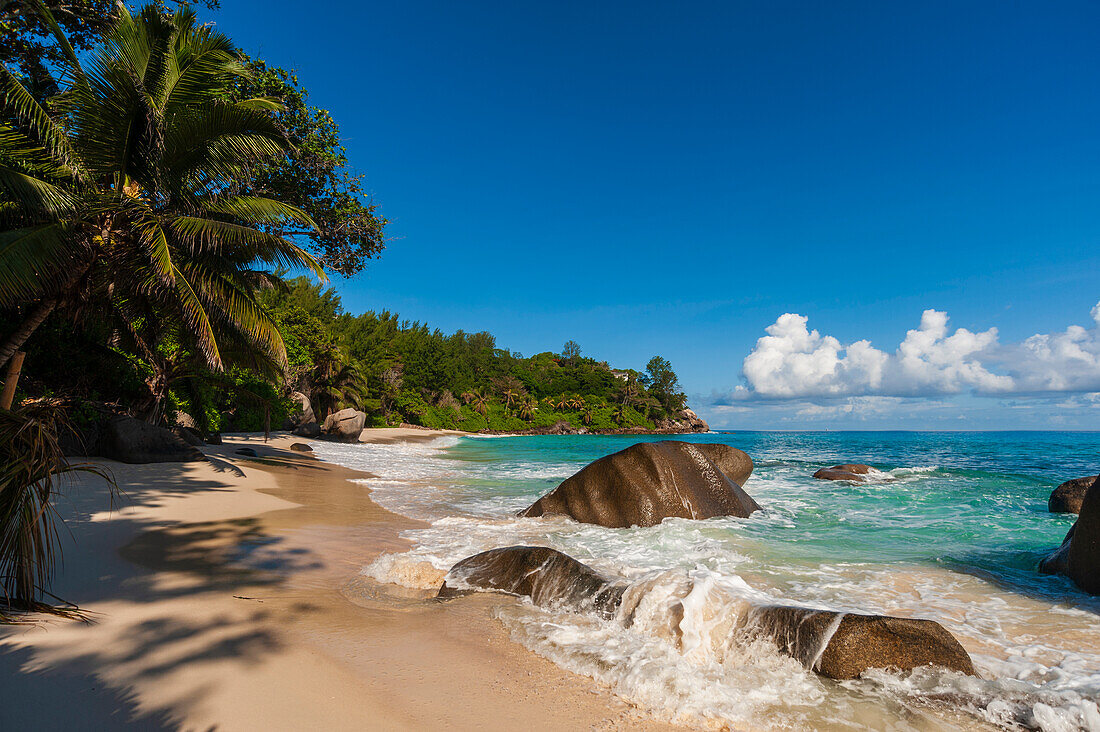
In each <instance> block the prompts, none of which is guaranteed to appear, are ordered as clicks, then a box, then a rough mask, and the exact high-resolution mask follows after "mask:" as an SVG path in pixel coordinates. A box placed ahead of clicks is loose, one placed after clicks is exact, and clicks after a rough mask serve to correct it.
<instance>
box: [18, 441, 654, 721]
mask: <svg viewBox="0 0 1100 732" xmlns="http://www.w3.org/2000/svg"><path fill="white" fill-rule="evenodd" d="M438 434H439V433H433V432H430V431H422V430H401V429H389V430H371V431H369V432H368V433H366V434H365V435H364V441H381V442H385V441H398V440H409V439H412V440H417V439H432V438H434V437H436V436H438ZM295 441H299V440H297V439H296V438H290V437H286V436H279V437H275V438H273V439H272V440H270V441H269V442H267V443H264V441H263V438H262V437H260V436H241V437H227V438H226V440H225V444H224V445H222V446H217V447H215V446H210V447H207V448H204V451H205V452H206V453H207V455H208V457H209V458H210V460H209V462H201V463H200V462H196V463H161V464H155V465H125V464H122V463H115V462H112V461H106V460H104V461H101V463H102V464H103V465H104V466H106V467H109V468H110V469H111V470H112V471H113V473H114V475H115V478H116V480H117V481H118V484H119V486H120V488H121V489H122V491H123V493H124V495H123V496H120V497H116V498H115V500H114V507H113V509H112V507H111V504H110V498H109V494H108V491H107V490H106V487H105V485H104V484H103V483H102V482H101V481H99V480H98V479H94V478H84V477H82V478H80V479H78V480H76V481H74V483H73V484H72V485H71V486H70V487H68V488H67V489H66V490H65V492H64V496H63V498H62V499H61V500H60V501H59V503H58V509H59V511H60V513H61V515H62V516H63V517H64V518H65V520H66V523H67V526H68V531H63V543H64V545H65V546H64V548H65V561H64V566H63V567H62V568H61V569H60V570H59V573H58V577H57V579H56V581H55V583H54V586H53V590H54V592H55V593H56V594H57V595H59V596H60V597H63V598H65V599H66V600H68V601H70V602H73V603H76V604H78V605H79V606H80V607H81V608H82V609H83V610H84V611H86V612H87V613H88V622H78V621H70V620H62V619H58V618H52V617H51V618H46V617H42V616H36V617H34V618H31V620H32V622H29V623H27V624H24V625H17V626H0V678H2V679H3V683H2V684H0V727H2V728H5V729H17V728H22V729H58V728H62V727H68V728H70V729H186V730H192V729H194V730H200V729H201V730H206V729H213V728H216V729H219V730H237V729H240V730H253V729H316V728H322V727H324V728H328V729H428V728H431V729H440V728H442V729H486V730H498V729H499V730H504V729H516V728H521V729H569V730H576V729H596V730H614V729H665V728H667V725H663V724H660V723H658V722H655V721H653V720H652V719H651V718H649V717H648V716H647V715H645V714H644V713H642V712H640V711H638V710H636V709H634V708H633V707H631V706H630V705H628V704H627V703H625V702H623V701H622V700H620V699H619V698H618V697H615V696H614V695H612V694H611V693H610V692H609V691H608V690H607V689H606V687H603V686H601V685H599V684H597V683H596V682H594V681H592V680H591V679H588V678H586V677H582V676H577V675H574V674H571V673H569V672H567V671H564V670H563V669H561V668H559V667H557V666H555V665H554V664H552V663H551V662H550V661H547V660H545V659H543V658H541V657H538V656H536V655H534V654H532V653H530V652H528V651H527V650H525V649H523V648H522V647H520V646H519V645H517V644H515V643H513V642H511V641H510V640H509V638H508V636H507V633H506V632H505V630H504V629H503V628H502V626H501V625H500V623H499V622H497V621H495V620H493V619H492V617H491V612H492V610H493V608H494V607H496V606H499V605H501V604H504V603H514V602H516V600H514V599H512V598H508V597H505V596H501V595H490V594H485V595H476V596H472V597H466V598H459V599H457V600H454V601H449V602H445V603H443V602H437V601H435V600H432V599H430V598H429V597H427V596H426V595H427V594H428V593H422V594H416V593H408V592H406V593H401V592H400V591H398V590H396V589H394V587H393V586H390V585H387V586H382V585H378V584H376V583H374V582H372V581H371V580H368V579H366V578H364V577H362V576H361V575H360V574H359V571H360V568H361V567H362V566H363V565H364V564H366V563H367V562H369V561H370V560H371V559H372V558H374V557H375V556H377V555H378V554H380V553H381V552H384V551H393V550H398V549H401V548H403V547H405V546H407V542H405V541H404V540H403V539H401V537H400V532H401V531H403V530H405V529H408V528H413V527H416V526H418V525H419V524H418V523H417V522H415V521H412V520H410V519H407V518H404V517H401V516H397V515H396V514H393V513H390V512H388V511H386V510H384V509H382V508H380V507H379V506H377V505H375V504H374V503H372V502H371V501H370V498H369V490H368V489H367V488H366V487H365V486H363V485H362V484H357V483H352V482H349V479H351V478H355V477H362V476H363V474H361V473H355V472H354V471H350V470H347V469H345V468H342V467H339V466H335V465H331V464H326V463H323V462H321V461H319V460H317V459H315V458H313V457H312V456H309V455H308V453H307V454H301V453H296V452H291V451H289V450H288V449H287V448H288V447H289V445H290V444H291V443H292V442H295ZM245 445H247V446H249V447H254V448H255V449H256V451H257V453H258V454H259V457H258V458H247V457H243V456H240V455H236V454H235V453H234V450H236V449H238V448H239V447H241V446H245Z"/></svg>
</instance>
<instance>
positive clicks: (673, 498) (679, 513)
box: [521, 440, 760, 528]
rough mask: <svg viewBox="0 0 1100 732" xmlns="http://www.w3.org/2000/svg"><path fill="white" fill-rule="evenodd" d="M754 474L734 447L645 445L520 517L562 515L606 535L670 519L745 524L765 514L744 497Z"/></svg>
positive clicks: (594, 468) (591, 469)
mask: <svg viewBox="0 0 1100 732" xmlns="http://www.w3.org/2000/svg"><path fill="white" fill-rule="evenodd" d="M727 471H729V472H727ZM751 473H752V458H750V457H749V456H748V455H746V454H745V453H744V452H742V451H741V450H738V449H737V448H735V447H730V446H728V445H699V444H693V443H688V442H680V441H675V440H668V441H664V442H645V443H640V444H637V445H632V446H630V447H628V448H626V449H625V450H620V451H619V452H617V453H614V454H613V455H608V456H606V457H602V458H600V459H599V460H596V461H595V462H593V463H591V464H590V465H588V466H586V467H585V468H583V469H581V471H580V472H578V473H577V474H575V475H573V476H572V477H570V478H567V479H566V480H565V481H564V482H563V483H562V484H561V485H559V486H558V487H557V488H555V489H554V490H552V491H550V492H549V493H547V494H546V495H545V496H543V497H542V498H540V499H538V500H537V501H535V502H534V503H533V504H532V505H531V506H530V507H528V508H527V509H526V510H525V511H524V512H523V513H522V514H521V515H522V516H532V517H533V516H543V515H547V514H561V515H565V516H570V517H572V518H574V519H576V520H577V521H581V522H583V523H589V524H599V525H600V526H606V527H608V528H626V527H629V526H654V525H656V524H659V523H661V521H662V520H664V519H666V518H669V517H673V516H675V517H680V518H689V519H707V518H713V517H715V516H740V517H745V516H748V515H749V514H751V513H752V512H753V511H756V510H757V509H759V508H760V506H759V505H758V504H757V503H756V501H754V500H753V499H752V497H751V496H749V494H748V493H745V491H744V490H742V489H741V484H743V483H744V482H745V480H747V479H748V477H749V475H750V474H751Z"/></svg>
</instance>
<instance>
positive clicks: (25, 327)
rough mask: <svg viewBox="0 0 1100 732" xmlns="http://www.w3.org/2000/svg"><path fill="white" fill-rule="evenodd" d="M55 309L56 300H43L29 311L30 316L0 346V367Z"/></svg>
mask: <svg viewBox="0 0 1100 732" xmlns="http://www.w3.org/2000/svg"><path fill="white" fill-rule="evenodd" d="M56 307H57V300H53V299H50V300H43V301H42V302H40V303H38V307H36V308H35V309H34V310H32V311H31V314H30V315H28V316H27V317H26V318H24V319H23V322H22V323H20V324H19V327H18V328H16V329H15V332H14V333H12V334H11V335H10V336H8V338H7V340H5V341H4V343H3V345H0V367H2V366H3V365H4V364H6V363H7V362H8V360H9V359H10V358H11V357H12V356H13V355H14V354H15V352H16V351H18V350H19V348H20V347H21V346H22V345H23V344H24V343H26V342H27V339H28V338H30V337H31V333H33V332H34V331H35V330H37V329H38V326H40V325H42V321H43V320H45V319H46V318H47V317H48V316H49V314H50V313H52V312H53V310H54V308H56Z"/></svg>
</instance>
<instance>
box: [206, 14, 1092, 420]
mask: <svg viewBox="0 0 1100 732" xmlns="http://www.w3.org/2000/svg"><path fill="white" fill-rule="evenodd" d="M206 17H207V18H208V19H210V20H213V21H214V22H215V23H216V24H217V25H218V26H219V27H220V28H221V29H222V30H224V31H226V32H227V33H228V34H229V35H231V36H232V37H233V38H234V39H235V40H236V41H237V42H238V43H239V44H240V45H241V46H242V47H243V48H244V49H245V50H247V51H249V52H251V53H254V54H257V55H259V56H261V57H263V58H265V59H267V60H268V61H269V62H270V63H273V64H277V65H282V66H285V67H290V68H294V69H295V70H296V71H297V72H298V74H299V77H300V79H301V81H302V83H303V84H304V85H305V86H306V87H307V88H308V89H309V90H310V92H311V95H312V102H313V103H314V104H316V105H318V106H322V107H325V108H327V109H329V110H331V111H332V113H333V115H334V116H335V118H336V119H337V120H338V121H339V123H340V125H341V129H342V131H343V134H344V137H345V140H346V146H347V148H348V153H349V157H350V159H351V161H352V163H353V165H354V167H355V168H356V169H357V170H359V171H361V172H363V173H365V174H366V175H367V185H368V187H369V188H370V189H371V190H372V191H373V192H374V194H375V197H376V201H377V203H378V204H379V205H380V207H381V209H382V211H383V212H384V214H385V215H386V216H387V217H388V218H390V219H391V221H392V223H391V226H390V235H391V237H392V241H391V243H390V245H389V247H388V249H387V250H386V252H385V253H384V255H383V257H382V258H381V259H380V260H378V261H377V262H376V263H374V264H373V265H372V266H371V267H370V268H369V270H368V271H367V272H366V273H365V274H363V275H361V276H359V277H357V278H355V279H353V280H349V281H337V282H336V283H335V284H336V286H337V288H338V289H339V291H340V292H341V294H342V296H343V301H344V303H345V306H346V308H347V309H348V310H350V311H352V312H359V311H363V310H368V309H381V308H388V309H390V310H394V311H397V312H399V313H401V314H402V315H403V316H406V317H409V318H412V319H419V320H423V321H427V322H428V323H430V324H431V325H433V326H436V327H439V328H442V329H444V330H447V331H450V330H455V329H459V328H462V329H464V330H467V331H474V330H489V331H490V332H492V333H493V334H495V335H496V336H497V340H498V343H499V344H500V345H501V346H504V347H508V348H511V349H513V350H518V351H521V352H523V353H525V354H531V353H536V352H540V351H546V350H559V349H560V348H561V344H562V343H563V342H564V341H565V340H567V339H570V338H571V339H574V340H576V341H578V342H579V343H580V344H581V347H582V349H583V350H584V352H585V353H586V354H588V355H591V356H594V357H597V358H600V359H606V360H608V361H610V362H611V363H612V364H614V365H616V366H622V367H634V368H641V367H642V366H644V364H645V362H646V361H647V360H648V358H649V357H650V356H652V355H654V354H661V355H664V356H665V357H667V358H669V359H670V360H671V361H672V363H673V366H674V367H675V368H676V370H677V371H678V373H679V374H680V376H681V381H682V382H683V384H684V387H685V389H686V391H687V392H688V394H689V395H690V397H691V403H692V405H693V406H695V407H696V408H697V410H698V411H699V412H700V413H701V414H703V415H704V416H705V417H707V418H708V419H710V421H711V422H712V424H713V425H715V426H724V427H734V428H784V429H796V428H815V429H816V428H825V427H829V428H843V427H850V428H876V427H897V428H936V429H942V428H956V429H977V428H1003V427H1008V428H1017V427H1038V428H1086V429H1100V398H1097V396H1096V394H1097V392H1100V335H1098V334H1097V329H1098V327H1100V321H1098V320H1097V319H1096V318H1094V317H1093V315H1092V314H1091V313H1090V311H1091V310H1092V308H1093V307H1094V306H1095V305H1096V304H1097V302H1098V301H1100V246H1098V244H1097V243H1098V242H1100V44H1097V43H1096V33H1097V30H1098V29H1100V4H1097V3H1093V2H1083V1H1082V2H1071V1H1067V2H1061V3H1056V4H1050V3H1003V2H989V3H981V2H967V3H958V2H921V3H908V4H905V3H882V2H859V3H857V2H831V3H818V2H801V3H788V2H756V3H744V2H736V3H735V2H722V3H684V4H676V5H674V4H671V3H660V4H657V3H645V2H632V3H591V2H576V3H573V2H555V3H541V4H535V3H503V2H499V3H476V2H475V3H422V2H401V3H368V2H362V3H360V2H356V3H351V2H341V3H326V4H325V5H324V6H320V5H318V6H310V5H307V4H303V3H300V2H295V3H290V2H282V1H275V2H265V3H263V4H260V3H254V2H233V1H231V0H230V1H228V2H224V3H223V8H222V9H221V10H219V11H216V12H208V13H207V14H206ZM928 310H932V311H936V312H938V313H946V317H948V318H949V320H947V321H946V323H947V325H946V330H944V331H943V333H942V337H940V338H938V339H937V337H936V335H935V333H933V331H934V330H935V326H936V325H937V324H936V323H934V322H932V321H935V320H936V318H937V317H939V316H928V317H931V318H932V320H929V321H927V322H925V325H929V324H931V326H932V330H928V329H927V328H924V327H923V326H922V319H924V318H925V317H926V316H925V311H928ZM786 314H790V315H791V316H792V317H793V316H801V317H802V318H805V319H806V321H807V324H806V328H805V332H806V334H807V335H806V336H805V337H801V336H799V333H801V331H799V330H798V327H797V325H798V322H799V321H798V320H797V318H796V319H795V320H792V319H791V318H788V319H786V320H784V321H783V322H782V323H780V320H781V319H782V317H783V316H784V315H786ZM777 326H778V327H779V328H778V331H777V332H779V331H781V335H780V336H774V335H769V334H768V332H767V331H766V330H765V329H767V328H775V327H777ZM1070 326H1080V327H1081V329H1082V331H1081V332H1080V333H1079V332H1077V331H1071V332H1069V334H1068V335H1067V328H1069V327H1070ZM792 327H793V328H794V330H791V328H792ZM958 328H964V329H966V332H967V333H970V334H986V335H984V336H982V337H980V338H978V337H975V338H973V339H968V338H965V337H963V338H958V337H956V338H954V340H949V339H951V338H952V337H953V336H955V335H957V334H956V329H958ZM994 328H995V329H996V331H995V332H994V333H993V334H992V336H990V335H989V332H990V329H994ZM910 330H913V331H915V332H916V335H915V336H913V338H910V337H909V336H907V333H908V332H909V331H910ZM814 331H817V336H818V338H817V339H816V340H815V339H814V338H813V334H814ZM922 334H923V335H922ZM929 334H931V335H929ZM1036 334H1040V335H1042V336H1045V338H1046V340H1045V341H1043V340H1040V341H1035V340H1034V339H1033V340H1032V341H1026V339H1028V338H1029V337H1032V336H1034V335H1036ZM765 336H767V337H768V338H770V339H771V340H769V341H767V342H760V343H758V339H761V338H764V337H765ZM922 338H923V339H924V340H923V341H922V340H921V339H922ZM830 339H835V344H836V346H837V347H836V348H834V347H833V343H834V342H833V341H832V340H830ZM864 340H866V341H870V344H871V346H870V347H871V348H872V349H873V351H867V350H866V349H864V356H867V353H869V354H870V355H869V356H867V358H869V359H870V361H867V360H866V359H864V360H860V358H862V357H860V356H859V354H856V356H853V355H852V351H851V349H849V348H847V347H848V346H850V345H851V344H853V343H856V342H859V341H864ZM918 341H919V342H918ZM925 341H927V342H925ZM903 343H908V344H909V346H907V348H909V351H908V352H907V353H908V355H906V356H904V357H903V355H902V354H901V353H900V352H899V351H898V349H899V346H901V345H902V344H903ZM914 344H915V345H914ZM1026 344H1030V345H1026ZM914 348H915V349H916V350H915V351H914V350H913V349H914ZM857 350H858V347H857ZM878 354H881V355H878ZM750 357H751V359H750ZM746 359H750V360H749V361H746ZM746 364H749V365H750V368H749V369H748V370H746ZM753 364H755V365H754V366H753ZM983 374H988V375H989V376H988V378H987V377H986V376H984V375H983ZM1060 374H1062V375H1065V374H1069V376H1067V377H1066V378H1061V377H1060V376H1059V375H1060ZM1002 377H1003V378H1002ZM1006 379H1007V380H1006Z"/></svg>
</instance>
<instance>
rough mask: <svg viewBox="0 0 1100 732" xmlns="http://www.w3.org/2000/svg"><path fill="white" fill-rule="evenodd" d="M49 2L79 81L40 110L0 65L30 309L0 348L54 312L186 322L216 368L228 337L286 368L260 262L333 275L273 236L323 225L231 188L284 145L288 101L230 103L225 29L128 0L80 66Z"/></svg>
mask: <svg viewBox="0 0 1100 732" xmlns="http://www.w3.org/2000/svg"><path fill="white" fill-rule="evenodd" d="M39 8H40V12H41V13H42V14H43V16H44V19H45V20H46V22H47V25H48V26H49V27H50V28H51V29H52V31H53V33H54V34H55V37H56V39H57V42H58V44H59V46H60V48H61V49H62V50H63V52H64V56H65V62H64V63H65V69H64V71H65V75H66V78H68V79H71V83H70V84H69V86H68V88H67V89H66V90H65V91H64V92H63V93H62V94H61V95H60V96H59V97H57V98H56V99H54V100H52V102H51V104H49V105H44V104H42V103H40V102H39V101H38V100H36V99H34V98H33V97H32V96H31V94H30V93H29V92H28V91H27V90H26V89H25V88H24V87H23V86H22V85H21V84H20V82H19V80H18V79H17V78H16V77H15V76H14V75H13V74H12V73H11V72H10V71H8V70H7V69H0V264H2V266H0V307H12V306H24V307H25V308H26V309H27V310H28V312H26V313H25V315H24V318H23V321H22V323H21V324H20V325H19V326H18V327H17V328H16V330H15V331H14V332H13V333H11V334H10V335H9V336H8V337H7V339H6V340H5V341H4V342H3V343H0V365H2V364H4V363H5V362H6V361H7V360H8V359H9V358H10V357H11V355H12V354H13V353H14V352H15V351H16V350H17V349H18V348H19V347H20V346H21V345H22V344H23V342H25V341H26V339H27V338H28V337H29V336H30V335H31V333H33V332H34V330H35V329H36V328H37V327H38V326H39V325H40V324H41V323H42V321H43V320H45V318H46V317H47V316H48V315H49V314H50V313H51V312H52V311H54V310H55V309H62V310H64V311H66V314H67V315H71V316H75V315H78V314H80V313H81V312H84V311H89V310H90V311H94V312H96V313H106V314H109V315H111V316H114V317H115V318H117V319H119V320H121V321H123V322H133V321H135V319H141V318H142V317H145V318H146V319H147V321H146V322H148V319H149V318H152V319H153V320H156V321H164V320H169V321H171V322H173V323H178V324H179V325H180V326H182V328H183V330H184V331H185V332H186V334H187V337H188V339H189V340H190V341H191V342H192V343H193V345H194V347H195V349H196V352H197V354H198V355H200V356H201V357H202V360H203V361H204V362H205V363H206V364H207V365H208V366H209V367H210V368H212V369H215V370H219V369H221V368H222V367H223V366H224V362H223V353H222V342H224V341H225V340H227V339H229V340H234V341H236V342H238V343H240V344H243V345H245V346H246V347H247V348H250V349H252V350H254V351H258V352H262V353H264V354H266V355H267V356H268V357H269V358H270V359H271V360H273V361H274V362H276V363H281V364H285V362H286V351H285V347H284V345H283V342H282V338H281V336H280V335H279V331H278V329H277V328H276V326H275V323H274V322H273V321H272V319H271V318H270V317H269V316H268V315H267V313H266V312H265V311H264V309H263V308H262V307H261V306H260V304H259V302H258V301H257V299H256V297H255V289H254V288H255V286H256V284H257V282H258V281H260V280H262V279H263V278H264V277H265V276H266V275H265V273H263V272H259V271H256V270H254V269H252V266H253V263H255V262H263V263H266V264H270V265H277V266H283V267H288V268H294V267H298V268H305V269H308V270H311V271H313V272H314V273H315V274H317V275H318V276H319V277H323V273H322V272H321V269H320V265H319V264H318V263H317V262H316V260H314V258H313V257H312V256H310V255H309V254H308V253H307V252H306V251H305V250H303V249H302V248H300V247H299V246H297V245H296V244H294V243H293V242H291V241H288V240H286V239H284V238H282V237H280V236H278V235H275V234H272V233H268V232H267V231H266V230H265V229H266V228H267V227H271V226H277V225H279V224H281V223H284V222H297V223H298V224H300V225H305V226H307V227H311V228H315V226H314V224H313V222H312V221H311V220H310V218H309V216H307V215H306V214H305V212H303V211H302V210H300V209H298V208H295V207H294V206H290V205H287V204H285V203H281V202H279V201H276V200H272V199H269V198H263V197H259V196H243V195H239V194H237V193H236V192H235V191H236V190H238V189H239V185H240V183H239V181H241V180H243V179H247V177H248V171H249V169H250V167H252V166H255V165H256V164H258V163H261V162H263V161H265V160H270V159H273V158H275V157H277V156H280V155H283V154H285V152H286V150H287V148H288V142H287V139H286V136H285V134H284V133H283V131H282V130H281V129H279V127H278V126H277V125H276V123H275V121H274V119H273V117H272V115H271V112H272V111H273V110H275V109H278V105H277V103H275V102H274V101H272V100H269V99H251V100H247V101H243V102H238V103H230V102H227V101H224V98H225V94H226V92H227V90H228V88H229V86H230V84H231V82H232V81H233V80H235V79H237V78H241V77H244V76H245V75H246V71H245V69H244V67H243V66H242V65H241V63H240V61H239V60H238V58H237V55H236V49H235V48H234V47H233V45H232V44H231V42H230V41H229V39H228V38H226V37H225V36H224V35H222V34H220V33H218V32H216V31H214V30H213V29H212V28H210V27H206V26H200V25H198V24H197V23H196V20H195V16H194V13H193V12H192V11H191V10H189V9H187V8H183V9H181V10H179V11H178V12H176V13H175V14H174V15H167V14H165V13H163V12H162V11H161V10H160V9H159V8H158V7H157V6H155V5H149V6H146V7H145V8H143V9H142V10H141V11H140V12H139V13H138V14H137V15H136V16H134V15H131V14H130V12H129V11H128V10H127V9H126V8H125V7H124V6H122V5H120V6H119V7H118V18H117V20H116V21H115V23H114V26H113V27H112V28H111V29H110V30H109V31H108V33H107V35H106V37H105V39H104V43H103V45H102V46H101V47H100V48H99V49H97V50H96V51H94V52H93V53H91V54H90V55H89V56H88V57H87V58H86V59H85V60H84V61H83V62H82V61H81V60H80V59H78V58H77V56H76V54H75V53H74V52H73V50H72V48H71V46H70V45H69V44H68V41H67V40H66V39H65V37H64V35H63V34H62V33H61V31H60V29H59V28H58V27H57V24H56V23H55V22H54V21H53V18H52V17H51V16H50V14H49V11H48V10H46V9H45V7H44V6H42V5H41V4H40V5H39ZM146 335H147V334H146ZM134 337H135V338H139V339H140V338H141V335H140V334H134ZM144 345H145V346H146V347H147V349H148V350H151V348H152V344H151V343H147V342H146V343H145V344H144ZM143 350H144V349H143Z"/></svg>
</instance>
